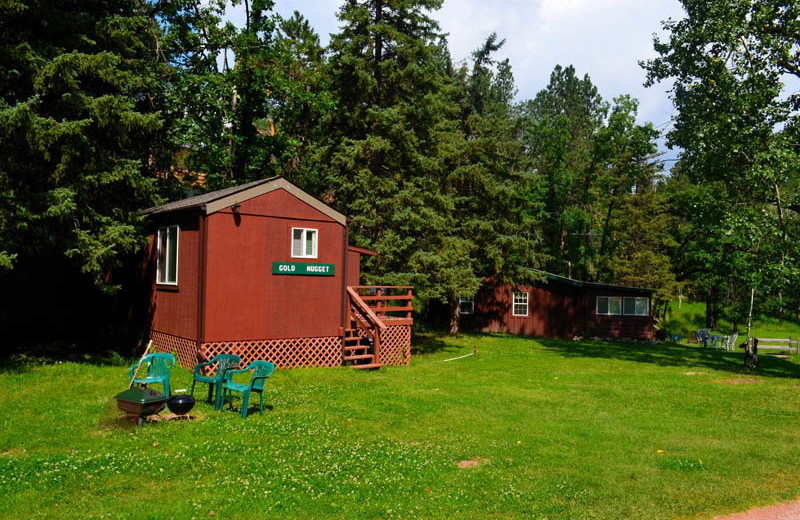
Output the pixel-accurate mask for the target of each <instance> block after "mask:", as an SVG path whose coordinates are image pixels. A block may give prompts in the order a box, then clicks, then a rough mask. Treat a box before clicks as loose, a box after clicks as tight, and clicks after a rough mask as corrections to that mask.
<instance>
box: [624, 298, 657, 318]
mask: <svg viewBox="0 0 800 520" xmlns="http://www.w3.org/2000/svg"><path fill="white" fill-rule="evenodd" d="M649 306H650V298H647V297H641V296H636V297H626V298H625V299H624V302H623V306H622V307H623V309H622V311H623V314H626V315H628V316H647V315H648V314H649V313H648V311H649Z"/></svg>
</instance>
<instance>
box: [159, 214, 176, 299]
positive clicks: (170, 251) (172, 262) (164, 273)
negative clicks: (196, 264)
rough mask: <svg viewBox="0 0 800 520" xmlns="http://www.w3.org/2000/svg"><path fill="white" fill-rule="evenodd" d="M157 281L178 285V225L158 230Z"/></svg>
mask: <svg viewBox="0 0 800 520" xmlns="http://www.w3.org/2000/svg"><path fill="white" fill-rule="evenodd" d="M157 255H158V256H157V259H158V260H157V262H156V263H157V265H156V281H157V282H158V283H160V284H165V285H178V226H167V227H163V228H159V230H158V252H157Z"/></svg>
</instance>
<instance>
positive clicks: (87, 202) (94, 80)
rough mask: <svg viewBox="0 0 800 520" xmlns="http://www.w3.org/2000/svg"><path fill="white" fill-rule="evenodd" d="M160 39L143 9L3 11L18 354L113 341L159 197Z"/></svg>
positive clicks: (10, 329)
mask: <svg viewBox="0 0 800 520" xmlns="http://www.w3.org/2000/svg"><path fill="white" fill-rule="evenodd" d="M149 31H150V26H149V24H148V20H147V17H146V16H142V13H141V11H140V5H139V3H138V2H137V1H135V0H130V1H126V0H118V1H115V2H107V1H101V0H86V1H84V2H70V1H63V0H48V1H39V0H19V1H11V2H3V3H2V4H1V5H0V265H2V268H0V269H5V270H6V271H7V272H5V273H0V294H2V295H3V296H4V298H3V301H2V304H0V330H2V333H3V337H4V338H6V340H7V341H6V342H5V343H6V344H8V345H9V346H10V345H12V344H14V342H15V341H19V340H22V341H27V342H30V341H35V340H37V339H40V338H42V337H46V336H49V335H52V336H53V337H56V338H57V339H58V340H60V341H68V340H70V339H74V338H76V337H78V336H80V335H88V336H89V337H90V339H93V338H92V336H94V335H95V334H99V333H102V331H104V330H106V325H107V324H108V323H109V321H110V315H111V313H112V312H114V310H115V303H116V301H117V300H116V299H115V298H111V297H110V296H109V294H110V293H114V292H116V291H117V289H118V288H119V287H118V285H116V284H118V283H119V280H118V279H117V278H115V277H114V276H112V275H114V274H116V273H118V271H117V270H118V269H119V268H120V267H121V266H122V264H123V262H124V260H125V259H126V258H127V257H128V256H130V255H132V254H134V253H136V252H137V251H139V250H140V249H141V248H142V246H143V245H144V244H145V243H146V238H145V237H146V235H145V233H144V232H143V230H142V226H141V224H142V219H141V218H140V217H139V216H137V212H138V211H139V210H141V209H142V208H145V207H148V206H151V205H153V204H155V203H156V202H157V200H158V199H157V198H156V195H155V187H154V177H155V176H154V174H153V163H152V161H151V157H153V148H152V145H153V143H154V142H156V141H157V140H158V137H159V135H160V132H161V128H162V121H161V117H160V114H159V113H158V112H157V111H156V106H155V103H154V99H153V93H154V91H155V90H156V89H155V86H156V79H157V74H158V73H159V72H160V70H161V69H160V67H159V65H158V62H157V61H156V58H155V53H154V52H153V49H152V47H151V46H150V45H149V43H150V40H149V39H148V37H147V35H148V34H149ZM9 268H13V269H12V270H10V271H8V269H9ZM12 295H13V301H12V299H11V297H12ZM84 337H85V336H84ZM110 346H112V345H109V344H106V345H104V348H109V347H110Z"/></svg>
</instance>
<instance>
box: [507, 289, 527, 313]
mask: <svg viewBox="0 0 800 520" xmlns="http://www.w3.org/2000/svg"><path fill="white" fill-rule="evenodd" d="M511 314H512V315H513V316H527V315H528V293H526V292H517V291H514V308H513V309H512V311H511Z"/></svg>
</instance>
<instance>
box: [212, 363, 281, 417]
mask: <svg viewBox="0 0 800 520" xmlns="http://www.w3.org/2000/svg"><path fill="white" fill-rule="evenodd" d="M251 370H252V371H253V375H252V376H251V377H250V382H249V383H248V384H244V385H243V384H240V383H234V382H233V376H234V374H243V373H245V372H249V371H251ZM273 370H275V365H274V364H273V363H270V362H269V361H253V362H252V363H250V365H248V367H247V368H245V369H243V370H228V372H227V373H226V374H225V388H224V390H223V392H224V395H223V400H224V399H226V398H227V395H228V393H229V392H230V393H231V394H230V395H231V409H233V392H238V393H240V394H242V419H244V418H246V417H247V406H248V405H249V404H250V393H251V392H256V393H257V394H258V397H259V403H260V408H259V413H260V414H261V415H264V382H265V381H266V380H267V378H268V377H269V376H271V375H272V372H273Z"/></svg>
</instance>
